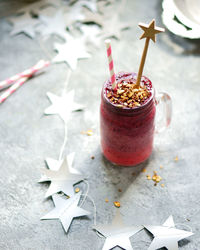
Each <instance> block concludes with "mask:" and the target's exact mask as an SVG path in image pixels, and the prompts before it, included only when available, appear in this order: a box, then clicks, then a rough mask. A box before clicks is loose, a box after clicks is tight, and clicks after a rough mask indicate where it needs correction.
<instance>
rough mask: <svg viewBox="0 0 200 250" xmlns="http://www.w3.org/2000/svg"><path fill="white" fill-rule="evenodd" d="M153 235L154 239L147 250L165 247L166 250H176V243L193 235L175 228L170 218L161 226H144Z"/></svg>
mask: <svg viewBox="0 0 200 250" xmlns="http://www.w3.org/2000/svg"><path fill="white" fill-rule="evenodd" d="M144 227H145V228H146V229H147V230H148V231H149V232H151V233H152V234H153V235H154V239H153V241H152V243H151V245H150V247H149V248H148V250H156V249H159V248H162V247H166V248H167V249H168V250H178V241H179V240H182V239H184V238H187V237H189V236H191V235H193V233H192V232H188V231H185V230H179V229H176V228H175V224H174V220H173V217H172V216H169V218H168V219H167V220H166V221H165V223H164V224H163V225H162V226H144Z"/></svg>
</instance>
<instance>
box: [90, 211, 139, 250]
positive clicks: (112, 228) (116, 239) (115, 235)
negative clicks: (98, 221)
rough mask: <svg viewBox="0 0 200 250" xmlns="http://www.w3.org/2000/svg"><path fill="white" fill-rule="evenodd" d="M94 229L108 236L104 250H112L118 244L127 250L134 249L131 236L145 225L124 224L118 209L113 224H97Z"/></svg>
mask: <svg viewBox="0 0 200 250" xmlns="http://www.w3.org/2000/svg"><path fill="white" fill-rule="evenodd" d="M94 229H95V230H97V231H98V232H99V233H100V234H102V235H103V236H105V237H106V241H105V243H104V246H103V249H102V250H110V249H112V248H114V247H116V246H119V247H121V248H123V249H126V250H132V249H133V248H132V246H131V242H130V240H129V238H130V237H131V236H132V235H134V234H136V233H137V232H139V231H140V230H142V229H143V227H142V226H126V225H124V223H123V221H122V218H121V215H120V213H119V212H118V211H117V213H116V215H115V217H114V219H113V221H112V224H111V225H110V224H108V225H97V226H95V227H94Z"/></svg>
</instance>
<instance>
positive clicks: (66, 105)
mask: <svg viewBox="0 0 200 250" xmlns="http://www.w3.org/2000/svg"><path fill="white" fill-rule="evenodd" d="M47 96H48V98H49V100H50V101H51V103H52V105H51V106H50V107H48V108H47V109H45V111H44V113H45V114H46V115H55V114H57V115H59V116H60V118H61V119H63V121H64V122H66V123H67V121H68V120H69V118H70V116H71V113H72V112H74V111H78V110H82V109H83V108H84V106H83V105H81V104H78V103H76V102H74V90H71V91H70V92H68V93H67V94H65V95H63V96H57V95H55V94H53V93H50V92H48V93H47Z"/></svg>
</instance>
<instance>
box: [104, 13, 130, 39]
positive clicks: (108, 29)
mask: <svg viewBox="0 0 200 250" xmlns="http://www.w3.org/2000/svg"><path fill="white" fill-rule="evenodd" d="M129 27H130V23H125V22H123V21H121V20H120V19H119V15H118V13H116V14H115V13H114V14H113V15H112V16H111V17H110V18H105V20H104V22H103V27H102V32H101V33H102V35H101V36H102V37H103V38H109V37H116V38H117V39H120V38H121V31H122V30H123V29H127V28H129Z"/></svg>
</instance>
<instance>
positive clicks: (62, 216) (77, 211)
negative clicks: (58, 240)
mask: <svg viewBox="0 0 200 250" xmlns="http://www.w3.org/2000/svg"><path fill="white" fill-rule="evenodd" d="M80 197H81V193H78V194H76V195H74V196H73V197H72V198H69V199H67V198H66V197H64V196H60V195H58V194H54V195H53V196H52V198H53V202H54V204H55V208H54V209H53V210H52V211H51V212H49V213H48V214H46V215H45V216H43V217H42V218H41V220H54V219H59V220H60V222H61V223H62V225H63V228H64V230H65V232H66V233H67V232H68V230H69V227H70V225H71V223H72V220H73V219H74V218H77V217H82V216H86V215H89V214H90V212H88V211H86V210H84V209H82V208H81V207H78V203H79V200H80Z"/></svg>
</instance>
